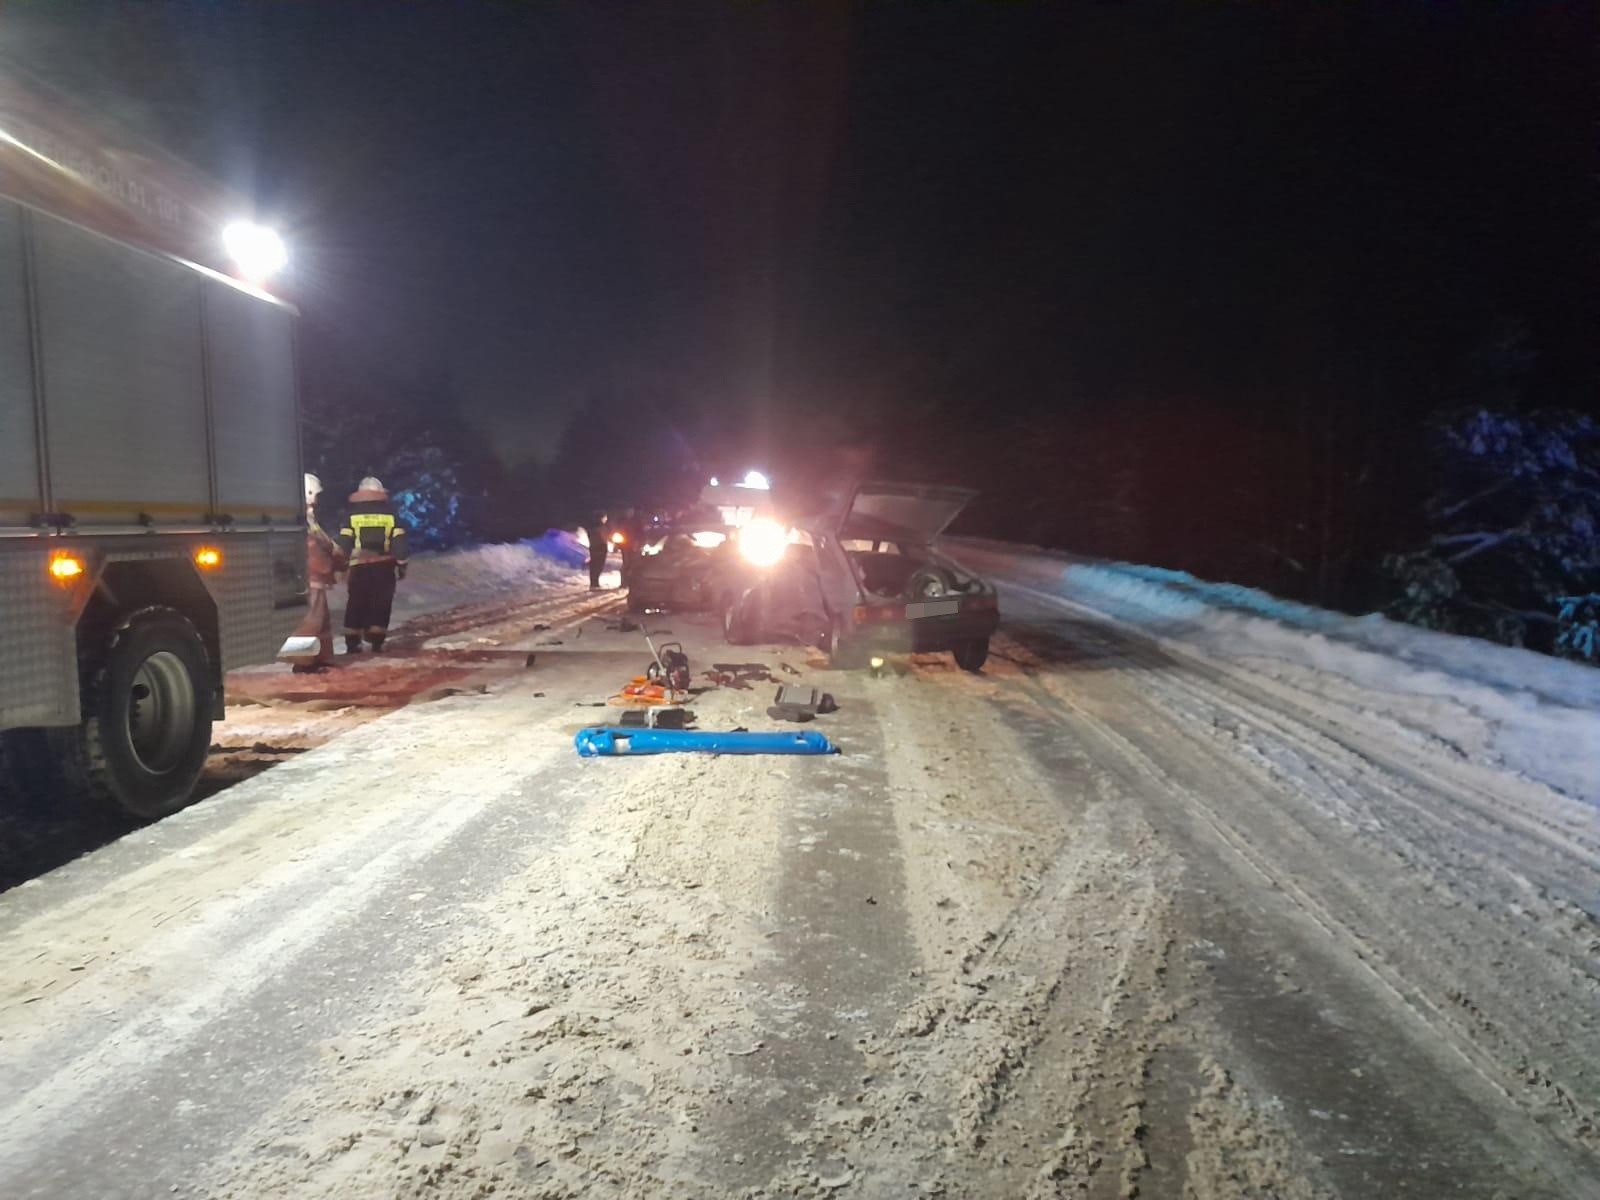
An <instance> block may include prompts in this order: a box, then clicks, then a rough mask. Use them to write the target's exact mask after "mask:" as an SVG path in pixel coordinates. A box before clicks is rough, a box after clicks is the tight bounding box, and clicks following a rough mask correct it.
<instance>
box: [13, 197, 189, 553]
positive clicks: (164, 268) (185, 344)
mask: <svg viewBox="0 0 1600 1200" xmlns="http://www.w3.org/2000/svg"><path fill="white" fill-rule="evenodd" d="M33 227H34V263H35V272H36V274H35V288H36V296H37V306H38V324H39V344H40V347H41V354H40V364H39V365H40V366H41V367H42V370H43V377H44V396H45V409H46V417H47V428H48V437H49V454H50V483H51V491H52V499H53V501H54V508H55V509H56V511H59V512H67V513H71V514H72V515H73V516H75V517H76V518H77V520H78V523H79V525H80V526H92V525H96V524H108V525H126V524H132V523H134V522H135V521H136V520H137V518H138V515H139V514H141V513H144V514H147V515H148V516H150V517H151V518H153V519H154V521H155V523H156V524H157V525H174V524H183V525H192V524H195V523H198V522H199V521H201V520H202V519H203V518H204V516H205V515H206V514H207V513H209V512H210V511H211V484H210V469H209V463H208V455H207V447H206V442H207V438H206V408H205V391H204V385H205V378H204V366H203V363H202V359H201V349H200V347H201V334H200V327H201V311H200V288H201V276H200V275H199V274H198V273H197V272H195V271H193V270H190V269H188V268H186V267H183V266H180V265H179V264H177V263H173V262H168V261H167V260H165V259H161V258H157V257H156V256H154V255H151V254H145V253H143V252H141V251H138V250H133V249H130V248H128V247H126V246H122V245H120V244H118V243H116V242H112V241H110V240H108V239H105V238H101V237H97V236H95V235H93V234H90V233H87V232H85V231H83V230H81V229H78V228H76V227H74V226H71V225H68V224H66V223H64V222H61V221H57V220H54V219H53V218H50V217H45V216H42V215H39V216H35V217H34V221H33Z"/></svg>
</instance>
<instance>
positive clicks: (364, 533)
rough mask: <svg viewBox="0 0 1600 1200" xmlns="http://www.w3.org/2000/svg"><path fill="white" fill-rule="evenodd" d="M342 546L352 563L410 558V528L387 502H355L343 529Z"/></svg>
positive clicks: (397, 560) (340, 540)
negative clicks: (407, 554)
mask: <svg viewBox="0 0 1600 1200" xmlns="http://www.w3.org/2000/svg"><path fill="white" fill-rule="evenodd" d="M339 545H340V547H341V548H342V549H343V550H344V552H345V553H346V554H347V555H348V556H349V558H350V563H351V565H352V566H358V565H361V564H365V563H375V562H400V563H403V562H405V561H406V527H405V526H404V525H403V524H401V523H400V521H398V520H397V519H396V518H395V515H394V512H393V511H392V510H391V509H390V508H389V507H388V505H386V504H382V503H379V502H376V501H374V502H369V503H365V504H357V505H355V506H354V507H353V508H352V509H351V511H350V515H349V516H347V517H345V519H344V528H342V529H341V530H340V531H339Z"/></svg>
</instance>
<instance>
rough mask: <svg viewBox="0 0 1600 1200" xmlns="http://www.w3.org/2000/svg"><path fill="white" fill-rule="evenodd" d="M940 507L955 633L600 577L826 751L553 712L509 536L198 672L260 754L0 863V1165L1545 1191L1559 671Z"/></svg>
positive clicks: (557, 682) (617, 1187)
mask: <svg viewBox="0 0 1600 1200" xmlns="http://www.w3.org/2000/svg"><path fill="white" fill-rule="evenodd" d="M951 550H952V552H953V553H955V554H956V555H957V556H958V557H960V558H962V559H963V560H964V561H966V562H968V563H970V565H972V566H973V567H975V568H977V569H979V570H980V571H983V572H984V573H986V574H987V575H989V576H990V577H992V578H994V579H995V580H996V581H997V582H998V583H999V585H1000V587H1001V593H1002V598H1001V604H1002V617H1003V624H1002V631H1001V635H1000V636H999V638H998V639H997V641H996V644H995V653H994V654H993V656H992V657H991V658H990V661H989V664H988V666H987V667H986V668H985V671H984V673H983V674H981V675H968V674H965V673H963V672H961V671H959V670H957V669H955V667H954V666H953V664H952V663H951V662H950V661H949V659H948V657H947V656H937V655H935V656H915V657H910V658H898V659H891V661H890V664H889V670H888V671H887V672H886V675H885V677H884V678H881V679H874V678H872V677H871V676H869V675H867V674H865V673H850V674H845V673H840V672H833V671H830V670H827V669H825V668H824V666H823V664H822V663H821V662H820V661H819V660H817V659H816V658H815V656H814V653H813V652H811V651H808V650H806V649H805V648H802V647H771V646H765V647H740V648H729V647H726V646H724V645H723V644H722V643H721V641H720V638H719V636H718V634H717V629H716V625H715V622H714V621H713V620H711V619H709V618H705V617H699V618H697V617H690V616H684V615H679V614H663V615H659V616H651V617H649V618H648V619H647V623H648V625H649V626H650V627H651V628H653V629H656V630H670V631H671V632H670V634H668V635H665V636H668V637H670V638H671V639H672V640H681V641H682V642H683V643H684V645H685V649H686V650H687V652H688V654H689V657H690V659H691V661H692V663H693V665H694V669H695V672H696V682H697V684H699V683H701V682H703V677H701V675H700V672H701V671H702V670H704V669H706V668H708V667H709V666H710V664H711V663H712V662H714V661H759V662H762V663H765V664H767V665H768V666H769V667H770V668H771V670H772V673H773V675H774V677H775V678H777V679H781V680H783V681H785V682H800V683H804V684H806V685H809V686H816V687H819V688H821V689H823V690H826V691H830V692H832V693H834V694H835V695H836V696H837V698H838V700H839V704H840V710H839V711H838V712H837V713H833V714H830V715H827V716H824V717H820V718H818V720H817V721H816V723H815V724H814V725H813V726H808V728H815V729H816V730H818V731H819V732H822V733H825V734H826V735H827V736H828V738H829V739H830V740H831V741H833V742H834V743H836V744H837V745H838V746H839V747H840V749H841V751H842V753H841V754H840V755H838V756H828V757H817V758H773V759H760V758H736V757H727V758H716V757H704V756H674V755H663V756H656V757H651V758H645V759H638V760H628V759H599V760H590V761H585V760H581V759H579V757H578V756H577V755H576V754H575V753H574V751H573V748H572V736H573V733H574V732H575V731H576V730H577V729H579V728H581V727H584V726H586V725H591V724H594V723H595V722H596V721H598V720H604V719H605V718H606V717H607V716H614V715H615V710H608V709H605V708H603V707H598V708H597V707H594V706H595V705H596V704H602V703H603V701H604V700H605V698H606V696H607V695H608V694H610V693H611V692H614V691H615V690H616V689H617V688H618V687H620V686H621V684H623V683H625V682H627V680H628V678H630V677H631V676H632V675H635V674H637V673H639V672H640V671H641V670H642V668H643V666H644V662H645V660H646V657H647V651H646V650H645V647H644V644H643V641H642V639H641V638H640V636H639V634H638V633H636V632H627V631H622V630H618V629H616V628H615V624H616V620H617V618H618V617H619V616H620V615H621V612H620V608H621V605H620V596H619V595H618V594H617V593H615V592H606V593H601V594H599V595H598V596H596V595H594V594H591V593H590V592H589V591H588V590H587V586H586V582H580V581H579V580H578V578H577V576H575V575H574V574H572V573H570V572H565V571H560V570H556V571H553V572H547V570H546V568H545V567H544V566H543V565H541V564H540V563H539V562H536V561H533V560H531V559H529V558H527V557H526V555H527V554H528V552H527V551H526V549H525V548H509V549H500V548H489V549H486V550H483V551H475V552H470V553H469V554H466V555H462V556H457V557H455V558H454V559H453V560H452V559H446V558H443V557H441V558H440V559H437V560H435V563H434V565H431V566H430V565H426V564H422V563H419V564H418V566H417V568H415V569H414V572H413V576H414V578H413V579H412V580H408V584H411V583H415V585H416V586H415V590H414V592H413V594H412V601H413V604H414V609H413V612H412V616H411V620H410V623H409V624H408V625H407V626H406V627H404V628H402V629H401V630H400V631H399V632H398V633H397V636H396V645H397V647H398V649H397V652H396V656H395V658H394V660H393V661H392V662H385V663H382V664H375V663H372V662H365V661H364V662H361V663H359V664H356V665H349V664H347V665H346V666H345V667H344V668H343V669H342V671H343V674H340V673H336V674H339V678H337V679H335V680H333V681H332V682H329V683H327V684H326V685H325V686H326V688H327V689H329V690H327V691H325V692H323V693H321V694H315V693H312V692H305V693H301V692H297V691H293V690H292V686H293V687H297V686H299V685H298V684H294V685H292V686H291V681H287V680H286V678H285V677H284V676H282V674H281V673H277V674H274V673H273V672H272V670H271V669H267V670H263V671H260V672H255V673H250V675H249V678H247V679H245V680H243V681H242V682H241V684H240V687H239V688H238V689H237V692H238V695H240V696H241V697H244V698H246V699H248V700H250V702H249V703H245V704H242V705H241V706H240V707H239V708H238V709H237V711H230V721H229V722H228V723H227V724H226V725H223V726H219V727H218V730H219V736H224V733H225V731H226V730H227V729H228V728H229V727H230V726H233V727H234V728H235V729H242V730H245V731H246V732H245V733H243V734H237V735H227V736H235V737H237V738H240V739H243V738H248V737H251V736H254V735H256V734H257V733H259V734H260V736H262V737H265V736H267V733H268V732H271V731H273V730H275V731H276V732H277V733H278V734H281V735H283V736H284V737H286V738H289V739H293V738H299V739H301V740H300V742H299V743H298V745H299V746H301V747H302V749H301V751H300V752H297V753H295V754H293V755H288V756H285V757H284V761H283V762H282V764H281V765H276V766H273V767H272V768H271V769H270V770H266V771H264V772H262V773H260V774H257V775H255V776H254V777H252V778H249V779H246V780H245V781H243V782H240V783H237V784H236V785H234V786H231V787H227V788H225V789H224V790H221V791H220V792H218V793H217V794H216V795H214V796H212V797H211V798H209V799H207V800H205V801H204V802H202V803H200V804H198V805H196V806H194V807H193V808H190V809H188V810H186V811H185V812H183V813H181V814H179V815H177V816H176V817H174V818H172V819H169V820H167V821H163V822H161V823H160V824H158V825H155V826H151V827H149V828H146V829H143V830H139V831H135V832H131V833H128V834H127V835H126V836H123V837H121V838H120V839H119V840H116V841H114V842H113V843H111V844H110V845H107V846H105V847H104V848H102V849H100V850H98V851H96V852H94V853H92V854H88V855H86V856H84V857H82V858H80V859H78V860H77V861H75V862H73V863H71V864H69V865H67V866H65V867H62V868H61V869H59V870H55V871H52V872H50V873H48V874H46V875H43V876H41V877H39V878H37V879H35V880H33V881H32V882H29V883H27V884H25V885H24V886H20V887H16V888H13V889H12V890H11V891H9V892H6V893H4V894H3V895H0V1078H3V1079H4V1081H5V1084H6V1086H5V1088H4V1090H3V1092H0V1109H3V1110H4V1111H3V1112H0V1194H3V1195H5V1196H7V1197H13V1196H15V1197H32V1196H37V1197H58V1196H80V1195H96V1196H99V1195H105V1196H112V1195H114V1196H128V1197H142V1196H149V1197H156V1196H173V1195H178V1196H185V1195H187V1196H205V1197H236V1198H239V1200H257V1198H261V1200H264V1198H266V1197H280V1196H296V1197H300V1196H328V1197H356V1198H371V1200H377V1198H380V1197H383V1198H388V1197H445V1198H462V1200H465V1198H467V1197H480V1196H488V1195H497V1196H535V1197H578V1196H618V1197H623V1196H626V1197H657V1196H682V1197H722V1196H747V1197H767V1196H772V1197H776V1196H813V1197H820V1196H861V1197H880V1196H890V1195H893V1196H906V1195H925V1196H946V1197H967V1196H1005V1197H1013V1196H1016V1197H1054V1196H1115V1197H1127V1196H1134V1195H1139V1196H1147V1197H1165V1196H1173V1197H1178V1196H1186V1197H1208V1198H1209V1197H1217V1198H1221V1197H1236V1196H1252V1197H1323V1196H1346V1197H1360V1198H1365V1197H1374V1196H1393V1195H1416V1196H1443V1195H1450V1196H1458V1195H1459V1196H1482V1197H1495V1196H1500V1197H1567V1196H1594V1195H1600V1185H1597V1182H1596V1181H1597V1180H1600V1154H1597V1152H1600V1127H1597V1119H1596V1112H1597V1109H1600V926H1597V924H1596V919H1595V912H1596V908H1597V903H1596V898H1597V897H1600V826H1597V821H1596V809H1595V806H1594V803H1593V794H1592V791H1591V790H1589V789H1588V788H1587V787H1586V786H1585V778H1584V774H1583V748H1582V747H1579V746H1574V745H1571V744H1569V735H1570V736H1571V737H1576V738H1579V739H1581V738H1583V737H1585V736H1587V735H1588V734H1589V733H1590V732H1591V731H1592V725H1591V724H1589V722H1591V721H1592V719H1593V713H1594V707H1595V706H1594V705H1593V704H1592V703H1591V702H1590V701H1591V700H1592V698H1593V692H1592V691H1591V690H1590V689H1591V688H1592V686H1593V685H1592V682H1591V681H1590V680H1589V678H1588V675H1587V674H1584V673H1582V672H1581V669H1578V668H1571V667H1570V666H1568V665H1567V664H1560V663H1553V662H1551V661H1549V660H1542V659H1535V658H1534V656H1531V655H1520V654H1516V653H1515V652H1502V651H1500V650H1498V649H1497V648H1492V647H1482V646H1479V645H1478V644H1476V643H1467V642H1464V641H1462V640H1461V639H1440V638H1439V636H1438V635H1429V634H1422V633H1420V631H1414V630H1403V629H1401V630H1394V629H1389V628H1387V627H1386V626H1385V625H1381V624H1378V623H1375V622H1372V621H1367V622H1359V621H1352V620H1351V619H1349V618H1342V617H1336V616H1333V615H1331V614H1320V615H1319V614H1316V613H1315V612H1314V610H1302V611H1299V612H1295V611H1292V610H1289V609H1279V608H1277V607H1274V606H1273V605H1271V604H1269V603H1268V602H1267V601H1268V600H1269V599H1270V598H1261V599H1257V598H1255V596H1259V594H1255V596H1247V595H1241V594H1238V593H1237V592H1235V593H1228V592H1226V591H1222V592H1218V591H1214V590H1208V589H1207V588H1206V586H1205V585H1202V584H1200V583H1199V582H1198V581H1192V580H1188V579H1186V578H1173V577H1168V576H1166V575H1163V574H1162V573H1158V572H1151V571H1149V569H1144V568H1123V567H1111V566H1106V565H1104V564H1082V563H1074V562H1071V561H1070V560H1064V559H1061V558H1059V557H1055V556H1050V555H1044V554H1039V553H1032V552H1025V551H1019V550H1016V549H1011V548H1004V547H997V546H994V545H988V544H976V543H952V544H951ZM480 570H481V571H482V572H483V573H484V574H485V576H486V577H492V578H493V579H495V580H497V581H498V582H496V583H495V584H494V587H493V592H492V594H485V593H481V592H480V593H475V592H474V589H473V586H472V584H471V580H473V579H474V578H475V576H476V573H477V572H479V571H480ZM403 586H405V585H403ZM529 655H532V660H531V662H530V661H529V658H528V656H529ZM785 668H787V669H785ZM363 672H368V673H370V674H369V675H367V676H363V674H362V673H363ZM316 678H318V679H321V678H322V677H316ZM441 680H443V682H440V681H441ZM774 690H775V685H766V684H757V685H756V686H755V687H754V688H753V689H751V690H748V691H745V690H735V689H727V688H722V689H715V690H710V691H707V692H706V693H705V694H703V695H700V696H697V697H696V698H695V700H694V701H693V703H692V707H693V708H694V709H695V710H696V712H698V713H699V716H700V725H701V727H703V728H712V729H716V728H722V729H727V728H734V727H738V726H747V727H749V728H752V729H759V728H770V727H771V725H772V722H771V721H770V720H769V719H768V718H767V717H766V714H765V709H766V707H767V705H769V704H770V703H771V702H772V692H773V691H774ZM330 705H331V706H332V707H329V706H330ZM235 718H239V719H240V720H241V721H242V722H244V724H237V723H236V721H235ZM252 720H254V721H259V722H260V726H259V728H257V727H255V726H251V725H249V724H248V722H250V721H252ZM1545 739H1548V740H1545ZM234 744H236V745H244V744H245V743H244V741H243V740H239V741H236V742H235V743H234ZM1545 746H1548V747H1551V749H1550V750H1549V751H1548V753H1547V752H1545V751H1544V750H1542V749H1541V747H1545Z"/></svg>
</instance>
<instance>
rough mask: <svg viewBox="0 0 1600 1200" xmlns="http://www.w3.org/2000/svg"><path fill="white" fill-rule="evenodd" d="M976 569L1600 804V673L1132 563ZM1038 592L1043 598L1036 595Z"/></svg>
mask: <svg viewBox="0 0 1600 1200" xmlns="http://www.w3.org/2000/svg"><path fill="white" fill-rule="evenodd" d="M959 552H960V554H961V556H962V557H963V558H965V559H969V560H970V561H972V563H973V565H974V566H975V567H978V568H979V569H982V568H983V565H984V564H985V563H986V562H987V563H988V564H989V569H990V570H992V571H994V572H995V573H996V574H998V575H999V576H1000V577H1001V579H1002V582H1004V581H1005V579H1006V578H1007V577H1009V578H1011V579H1015V580H1019V581H1022V580H1025V581H1026V582H1027V583H1028V584H1031V585H1034V586H1035V587H1037V588H1038V589H1039V591H1040V592H1043V593H1046V594H1048V595H1050V596H1053V597H1056V598H1059V599H1062V600H1066V601H1070V602H1071V603H1073V604H1076V605H1080V606H1082V607H1084V608H1087V609H1091V610H1093V611H1094V612H1097V613H1100V614H1103V615H1105V616H1107V617H1110V618H1112V619H1113V620H1115V621H1118V622H1120V623H1122V624H1125V625H1129V626H1132V627H1134V628H1136V629H1139V630H1141V631H1142V632H1145V633H1147V634H1149V635H1151V636H1152V637H1155V638H1157V639H1159V640H1161V641H1164V642H1170V643H1174V644H1176V645H1177V646H1179V647H1181V648H1182V649H1184V650H1187V651H1189V652H1194V651H1199V652H1201V653H1203V654H1204V655H1205V656H1206V657H1207V658H1210V659H1213V660H1214V661H1216V662H1217V663H1218V665H1221V666H1224V667H1226V666H1229V665H1237V666H1244V667H1248V668H1249V669H1250V670H1251V671H1252V672H1253V673H1255V674H1258V675H1265V676H1267V677H1269V678H1272V679H1275V680H1277V681H1279V682H1282V683H1286V684H1289V685H1291V686H1292V687H1294V688H1295V689H1296V690H1297V691H1300V692H1304V693H1309V694H1310V695H1311V696H1314V697H1316V698H1317V699H1319V700H1322V701H1331V702H1334V703H1336V704H1338V705H1340V706H1342V707H1344V708H1355V709H1357V710H1358V711H1361V712H1363V713H1366V714H1369V715H1375V716H1379V717H1382V718H1385V719H1387V720H1390V721H1393V722H1394V723H1395V724H1397V725H1399V726H1401V727H1402V728H1406V729H1409V730H1412V731H1414V732H1415V733H1417V734H1420V735H1421V736H1423V737H1425V738H1427V739H1429V740H1432V741H1435V742H1438V743H1442V744H1444V745H1445V746H1448V747H1451V748H1453V749H1454V750H1456V751H1458V752H1459V753H1461V754H1462V755H1464V756H1466V757H1467V758H1470V759H1472V760H1474V761H1478V762H1482V763H1485V764H1489V765H1494V766H1499V767H1505V768H1508V769H1510V770H1513V771H1516V772H1518V773H1519V774H1522V775H1525V776H1527V777H1528V778H1530V779H1535V780H1538V781H1540V782H1543V783H1545V784H1548V785H1549V786H1551V787H1554V788H1557V789H1558V790H1560V791H1562V792H1565V793H1567V794H1568V795H1571V796H1575V797H1581V798H1583V799H1586V800H1589V801H1591V802H1600V670H1596V669H1595V668H1594V667H1590V666H1585V665H1582V664H1579V663H1576V662H1568V661H1564V660H1562V659H1556V658H1550V657H1548V656H1546V655H1543V654H1536V653H1534V652H1533V651H1531V650H1519V649H1514V648H1512V647H1509V646H1500V645H1495V644H1493V643H1491V642H1484V641H1480V640H1478V639H1476V638H1468V637H1461V636H1457V635H1454V634H1447V633H1438V632H1435V631H1433V630H1428V629H1422V628H1419V627H1417V626H1414V625H1406V624H1403V623H1401V622H1398V621H1391V620H1389V619H1388V618H1386V617H1383V616H1380V615H1378V614H1375V613H1374V614H1370V615H1368V616H1364V617H1350V616H1345V615H1344V614H1342V613H1336V612H1330V611H1328V610H1326V609H1320V608H1313V607H1311V606H1309V605H1305V604H1297V603H1295V602H1293V601H1289V600H1282V599H1279V598H1278V597H1276V596H1272V595H1269V594H1267V593H1266V592H1262V591H1258V590H1256V589H1254V588H1247V587H1242V586H1240V585H1238V584H1222V583H1209V582H1207V581H1205V580H1202V579H1196V578H1195V577H1194V576H1192V575H1189V574H1187V573H1185V572H1182V571H1170V570H1165V569H1162V568H1159V567H1146V566H1137V565H1133V564H1129V563H1103V562H1083V561H1076V560H1072V559H1066V558H1064V557H1063V556H1054V555H1049V554H1045V553H1039V552H1034V553H1026V554H1019V553H1017V551H1016V550H1013V549H1009V548H1004V549H1003V548H1002V547H1000V546H998V545H995V544H993V543H977V542H972V543H962V544H961V546H960V550H959ZM1027 590H1032V588H1029V589H1027Z"/></svg>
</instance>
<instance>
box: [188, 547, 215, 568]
mask: <svg viewBox="0 0 1600 1200" xmlns="http://www.w3.org/2000/svg"><path fill="white" fill-rule="evenodd" d="M194 565H195V566H197V567H199V568H200V569H201V570H202V571H214V570H216V569H217V568H218V567H220V566H221V565H222V551H221V550H218V549H217V548H216V547H215V546H202V547H200V549H198V550H196V551H195V552H194Z"/></svg>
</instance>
